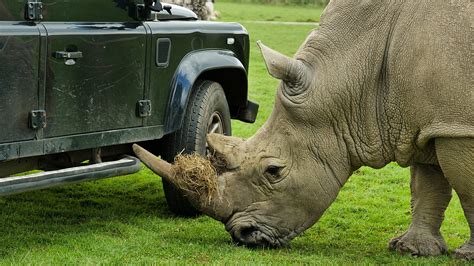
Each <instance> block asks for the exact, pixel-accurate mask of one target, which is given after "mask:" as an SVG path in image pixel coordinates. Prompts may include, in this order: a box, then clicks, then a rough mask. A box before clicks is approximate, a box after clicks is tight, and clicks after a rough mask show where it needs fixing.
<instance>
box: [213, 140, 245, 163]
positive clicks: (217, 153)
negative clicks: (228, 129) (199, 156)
mask: <svg viewBox="0 0 474 266" xmlns="http://www.w3.org/2000/svg"><path fill="white" fill-rule="evenodd" d="M244 141H245V140H244V139H241V138H237V137H232V136H224V135H222V134H215V133H211V134H208V135H207V144H208V145H209V148H210V150H211V153H212V154H211V155H212V156H214V157H217V159H221V160H223V161H224V162H225V163H226V166H225V167H226V168H227V169H235V168H237V167H238V166H239V165H240V162H241V153H240V152H238V151H237V149H235V148H236V147H238V146H240V145H241V144H242V143H243V142H244Z"/></svg>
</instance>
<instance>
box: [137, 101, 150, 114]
mask: <svg viewBox="0 0 474 266" xmlns="http://www.w3.org/2000/svg"><path fill="white" fill-rule="evenodd" d="M137 115H138V116H139V117H147V116H151V101H150V100H140V101H138V103H137Z"/></svg>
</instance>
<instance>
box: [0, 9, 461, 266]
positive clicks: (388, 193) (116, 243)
mask: <svg viewBox="0 0 474 266" xmlns="http://www.w3.org/2000/svg"><path fill="white" fill-rule="evenodd" d="M238 8H242V9H238ZM248 8H251V9H252V10H253V11H252V12H253V13H254V14H261V15H259V16H262V20H265V18H273V17H274V15H275V14H279V13H278V12H282V13H285V12H286V13H287V15H285V17H283V16H282V20H285V21H291V20H290V19H291V16H294V17H295V18H296V17H298V18H301V16H300V15H294V14H300V13H298V12H300V10H301V9H300V8H298V7H271V8H269V7H268V6H261V5H243V6H242V7H241V6H239V5H236V4H231V3H221V4H220V3H218V4H217V9H218V10H221V11H222V14H228V15H226V16H225V17H223V19H225V20H240V15H239V16H237V15H231V14H234V13H235V14H237V13H238V14H240V13H239V12H240V10H246V9H248ZM280 8H281V9H280ZM293 11H295V13H293ZM320 11H321V10H320V9H310V8H306V7H305V13H306V15H308V16H309V15H311V14H312V16H314V18H315V19H316V20H317V18H318V17H319V14H320ZM274 12H275V13H274ZM292 14H293V15H292ZM250 15H251V14H250V12H249V16H250ZM286 16H288V17H286ZM242 20H245V21H250V20H255V18H249V19H242ZM294 20H295V19H293V21H294ZM243 24H244V26H245V27H246V28H247V29H248V31H249V32H250V35H251V39H252V46H251V49H252V50H251V70H250V73H249V77H250V98H251V99H253V100H256V101H257V102H258V103H259V104H260V105H261V109H260V113H259V117H258V120H257V123H255V124H254V125H248V124H243V123H239V122H234V124H233V126H234V134H235V135H238V136H243V137H248V136H251V135H252V134H253V133H254V132H255V131H256V130H257V128H259V127H260V126H261V125H262V123H263V122H264V121H265V119H266V118H267V117H268V115H269V114H270V112H271V109H272V105H273V100H274V93H275V88H276V85H277V83H278V82H277V81H276V80H274V79H273V78H271V77H270V76H269V75H268V74H267V73H266V70H265V67H264V65H263V62H262V60H261V56H260V55H259V53H258V50H257V47H256V45H255V41H256V40H258V39H261V40H262V41H264V42H265V43H266V44H267V45H269V46H271V47H274V48H277V49H278V50H280V51H281V52H283V53H285V54H287V55H292V54H293V53H294V52H295V51H296V50H297V49H298V47H299V45H300V44H301V43H302V42H303V40H304V39H305V37H306V35H307V33H308V32H309V31H310V30H311V26H288V25H262V24H257V23H250V22H246V23H243ZM409 202H410V196H409V174H408V169H403V168H400V167H398V166H396V165H393V164H391V165H388V166H387V167H385V168H383V169H381V170H373V169H369V168H362V169H360V170H359V171H357V173H356V174H354V176H352V177H351V178H350V180H349V182H348V183H347V184H346V186H345V187H344V188H343V190H342V191H341V193H340V195H339V197H338V199H337V200H336V202H335V203H334V204H333V205H332V206H331V207H330V208H329V209H328V211H327V212H326V213H325V214H324V216H323V217H322V219H321V220H320V221H319V222H318V223H317V224H316V225H314V226H313V227H312V228H310V229H309V230H307V231H306V232H304V233H303V234H302V235H301V236H299V237H297V238H296V239H295V240H293V241H292V242H291V243H290V245H289V246H287V247H284V248H281V249H247V248H245V247H238V246H235V245H234V244H233V243H232V242H231V240H230V236H229V235H228V234H227V233H226V232H225V230H224V226H223V225H222V224H220V223H219V222H216V221H213V220H212V219H210V218H207V217H199V218H196V219H183V218H178V217H175V216H173V215H172V214H171V213H170V212H169V211H168V209H167V207H166V202H165V199H164V195H163V190H162V187H161V181H160V179H159V178H158V177H157V176H155V175H153V174H152V173H151V172H150V171H149V170H148V169H144V170H143V171H141V172H140V173H138V174H135V175H130V176H123V177H117V178H113V179H108V180H102V181H96V182H89V183H83V184H78V185H70V186H64V187H59V188H54V189H48V190H44V191H36V192H30V193H25V194H20V195H16V196H10V197H4V198H0V224H1V226H0V264H32V263H33V264H98V263H107V264H123V263H137V264H138V263H140V264H144V263H147V264H148V263H196V264H203V263H214V264H215V263H218V264H277V265H279V264H290V263H298V264H300V263H301V264H303V263H312V264H359V263H360V264H367V263H371V264H426V265H431V264H455V263H459V262H458V261H455V260H454V259H452V258H451V257H449V256H442V257H438V258H413V257H410V256H399V255H397V254H394V253H391V252H389V251H387V242H388V240H389V239H390V238H391V237H393V236H395V235H398V234H400V233H402V232H403V231H404V230H405V229H406V228H407V227H408V225H409V222H410V211H409ZM446 216H447V219H446V221H445V222H444V225H443V228H442V231H443V234H444V236H445V238H446V240H447V243H448V245H449V247H450V249H451V250H452V249H453V248H455V247H458V246H459V245H461V244H462V242H463V241H464V240H465V239H467V236H468V228H467V223H466V221H465V219H464V217H463V215H462V210H461V208H460V204H459V200H458V199H457V198H454V199H453V200H452V202H451V205H450V207H449V208H448V211H447V215H446Z"/></svg>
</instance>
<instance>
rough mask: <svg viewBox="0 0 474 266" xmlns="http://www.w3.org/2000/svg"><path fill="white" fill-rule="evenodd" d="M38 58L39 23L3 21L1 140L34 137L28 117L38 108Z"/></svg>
mask: <svg viewBox="0 0 474 266" xmlns="http://www.w3.org/2000/svg"><path fill="white" fill-rule="evenodd" d="M3 17H4V16H3ZM0 20H1V19H0ZM39 60H40V33H39V30H38V27H37V25H35V24H34V23H27V22H20V21H16V22H15V21H0V143H4V142H15V141H22V140H30V139H33V138H34V137H35V134H36V131H35V130H34V129H32V128H31V127H30V126H29V122H28V121H29V116H30V112H31V111H33V110H35V109H37V108H38V85H39V82H38V75H39V74H38V66H39Z"/></svg>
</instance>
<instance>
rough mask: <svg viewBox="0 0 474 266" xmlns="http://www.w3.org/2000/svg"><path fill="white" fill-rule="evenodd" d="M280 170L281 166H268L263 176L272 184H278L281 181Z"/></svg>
mask: <svg viewBox="0 0 474 266" xmlns="http://www.w3.org/2000/svg"><path fill="white" fill-rule="evenodd" d="M282 169H283V167H282V166H276V165H269V166H268V167H267V169H265V176H266V177H267V178H268V179H269V181H270V182H272V183H276V182H279V181H280V180H281V171H282Z"/></svg>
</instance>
